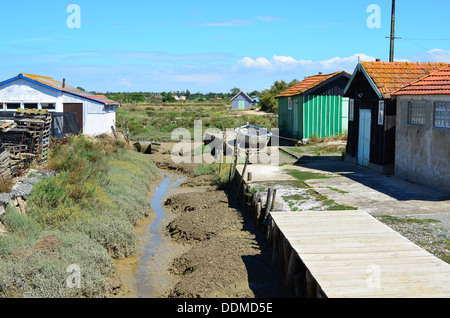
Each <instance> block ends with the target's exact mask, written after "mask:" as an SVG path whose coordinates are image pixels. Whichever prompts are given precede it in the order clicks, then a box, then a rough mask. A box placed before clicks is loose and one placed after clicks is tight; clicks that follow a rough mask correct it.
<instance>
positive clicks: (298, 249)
mask: <svg viewBox="0 0 450 318" xmlns="http://www.w3.org/2000/svg"><path fill="white" fill-rule="evenodd" d="M268 233H269V234H268V237H269V238H270V241H271V242H272V244H273V247H274V258H273V259H274V260H275V261H276V259H278V263H279V264H280V261H279V260H280V259H284V261H281V263H282V264H283V265H282V267H284V270H285V273H286V280H287V285H289V283H290V281H291V280H292V281H293V282H292V288H294V285H295V287H296V289H301V290H305V293H304V294H303V295H302V296H307V297H329V298H366V297H367V298H407V297H408V298H419V297H420V298H424V297H429V298H442V297H450V264H447V263H445V262H444V261H442V260H440V259H438V258H437V257H435V256H434V255H432V254H430V253H428V252H427V251H425V250H424V249H422V248H420V247H418V246H417V245H415V244H413V243H412V242H411V241H409V240H408V239H406V238H405V237H403V236H401V235H400V234H399V233H397V232H395V231H394V230H392V229H391V228H390V227H388V226H386V225H385V224H383V223H381V222H380V221H378V220H377V219H375V218H374V217H372V216H371V215H369V214H368V213H365V212H363V211H330V212H326V211H310V212H305V211H302V212H271V224H270V226H269V230H268ZM294 282H295V284H294ZM300 294H302V292H301V291H300Z"/></svg>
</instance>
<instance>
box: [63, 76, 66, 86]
mask: <svg viewBox="0 0 450 318" xmlns="http://www.w3.org/2000/svg"><path fill="white" fill-rule="evenodd" d="M62 88H66V79H65V78H63V86H62Z"/></svg>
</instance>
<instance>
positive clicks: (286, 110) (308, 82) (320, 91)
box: [276, 71, 351, 140]
mask: <svg viewBox="0 0 450 318" xmlns="http://www.w3.org/2000/svg"><path fill="white" fill-rule="evenodd" d="M350 77H351V74H349V73H347V72H344V71H340V72H335V73H332V74H327V75H324V74H322V73H319V75H315V76H310V77H307V78H305V79H304V80H303V81H301V82H299V83H297V84H296V85H294V86H292V87H290V88H289V89H287V90H285V91H284V92H282V93H280V94H278V95H277V96H276V98H277V99H278V128H279V130H280V135H282V136H285V137H294V138H298V139H300V140H302V139H309V138H311V137H312V136H315V137H319V138H325V137H331V136H337V135H340V134H342V133H344V132H346V131H347V128H348V101H349V99H348V98H343V97H342V95H343V91H344V89H345V87H346V86H347V83H348V81H349V80H350Z"/></svg>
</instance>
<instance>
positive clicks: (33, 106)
mask: <svg viewBox="0 0 450 318" xmlns="http://www.w3.org/2000/svg"><path fill="white" fill-rule="evenodd" d="M23 108H25V109H38V104H37V103H25V104H23Z"/></svg>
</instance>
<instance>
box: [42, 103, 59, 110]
mask: <svg viewBox="0 0 450 318" xmlns="http://www.w3.org/2000/svg"><path fill="white" fill-rule="evenodd" d="M41 109H44V110H45V109H48V110H52V109H56V104H55V103H41Z"/></svg>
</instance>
